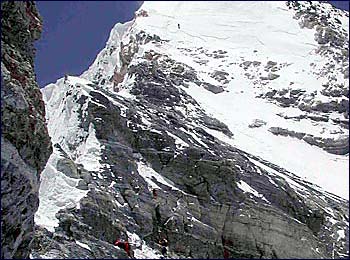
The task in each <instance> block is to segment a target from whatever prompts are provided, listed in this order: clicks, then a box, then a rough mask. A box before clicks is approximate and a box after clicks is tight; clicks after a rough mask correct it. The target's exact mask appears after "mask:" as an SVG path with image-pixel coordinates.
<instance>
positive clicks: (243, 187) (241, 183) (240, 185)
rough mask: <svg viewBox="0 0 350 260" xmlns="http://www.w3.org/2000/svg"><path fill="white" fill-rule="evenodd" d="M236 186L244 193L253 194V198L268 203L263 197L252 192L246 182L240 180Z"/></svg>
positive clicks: (254, 191)
mask: <svg viewBox="0 0 350 260" xmlns="http://www.w3.org/2000/svg"><path fill="white" fill-rule="evenodd" d="M237 186H238V188H240V189H241V190H243V191H244V192H248V193H251V194H253V195H254V196H255V197H258V198H261V199H262V200H264V201H266V202H268V203H270V202H269V201H268V200H267V199H266V198H265V197H264V195H262V194H260V193H259V192H257V191H256V190H254V189H253V188H252V187H250V186H249V185H248V184H247V183H246V182H244V181H242V180H240V181H239V182H237Z"/></svg>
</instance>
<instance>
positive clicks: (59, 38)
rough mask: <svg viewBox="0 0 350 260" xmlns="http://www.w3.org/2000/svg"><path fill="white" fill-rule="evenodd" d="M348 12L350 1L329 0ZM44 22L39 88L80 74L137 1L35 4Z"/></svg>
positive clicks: (38, 54) (38, 64)
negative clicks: (66, 76)
mask: <svg viewBox="0 0 350 260" xmlns="http://www.w3.org/2000/svg"><path fill="white" fill-rule="evenodd" d="M330 2H332V3H333V4H334V5H335V6H336V7H338V8H342V9H346V10H349V1H330ZM36 4H37V7H38V9H39V12H40V14H41V16H42V17H43V20H44V26H43V28H44V29H43V32H42V35H41V39H40V40H38V41H37V42H36V43H35V46H36V48H37V52H36V59H35V71H36V74H37V80H38V83H39V86H40V87H44V86H45V85H47V84H48V83H51V82H55V81H56V80H57V79H58V78H60V77H63V76H64V74H69V75H80V74H81V73H82V72H83V71H85V70H86V69H87V68H88V67H89V66H90V64H91V63H92V62H93V61H94V59H95V57H96V55H97V54H98V53H99V51H100V50H101V49H102V48H103V47H104V46H105V44H106V41H107V39H108V36H109V33H110V31H111V29H112V28H113V26H114V25H115V24H116V23H117V22H126V21H130V20H131V19H132V18H133V14H134V12H135V11H136V10H137V9H138V7H139V6H140V4H141V2H140V1H37V2H36Z"/></svg>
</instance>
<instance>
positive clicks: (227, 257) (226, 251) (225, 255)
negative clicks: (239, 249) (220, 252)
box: [224, 248, 230, 259]
mask: <svg viewBox="0 0 350 260" xmlns="http://www.w3.org/2000/svg"><path fill="white" fill-rule="evenodd" d="M229 258H230V253H229V252H228V250H227V249H226V248H225V249H224V259H229Z"/></svg>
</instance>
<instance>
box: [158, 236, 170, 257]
mask: <svg viewBox="0 0 350 260" xmlns="http://www.w3.org/2000/svg"><path fill="white" fill-rule="evenodd" d="M158 243H159V245H161V246H162V251H161V252H162V255H163V256H165V255H166V253H167V251H168V250H167V246H168V240H166V238H162V239H160V240H159V242H158Z"/></svg>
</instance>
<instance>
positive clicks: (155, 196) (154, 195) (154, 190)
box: [152, 189, 158, 199]
mask: <svg viewBox="0 0 350 260" xmlns="http://www.w3.org/2000/svg"><path fill="white" fill-rule="evenodd" d="M152 195H153V198H154V199H157V196H158V194H157V190H156V189H153V190H152Z"/></svg>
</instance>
